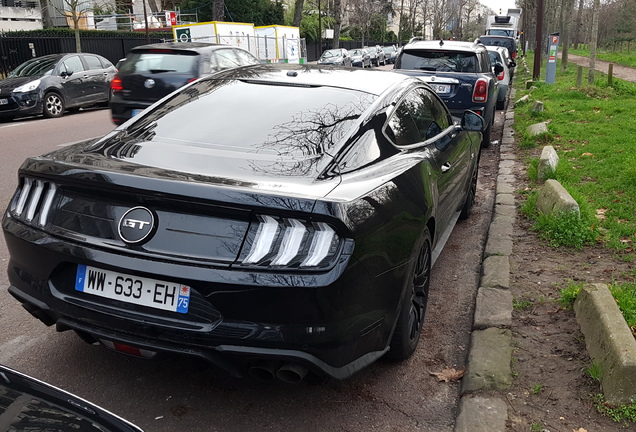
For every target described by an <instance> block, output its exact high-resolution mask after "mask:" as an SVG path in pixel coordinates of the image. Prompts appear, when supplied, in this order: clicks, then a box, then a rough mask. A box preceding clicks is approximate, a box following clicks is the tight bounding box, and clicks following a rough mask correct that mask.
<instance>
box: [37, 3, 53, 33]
mask: <svg viewBox="0 0 636 432" xmlns="http://www.w3.org/2000/svg"><path fill="white" fill-rule="evenodd" d="M40 6H41V8H42V25H43V26H44V28H45V29H46V28H51V27H53V21H52V20H51V9H50V7H51V5H49V1H48V0H40Z"/></svg>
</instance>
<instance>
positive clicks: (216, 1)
mask: <svg viewBox="0 0 636 432" xmlns="http://www.w3.org/2000/svg"><path fill="white" fill-rule="evenodd" d="M224 20H225V0H212V21H224Z"/></svg>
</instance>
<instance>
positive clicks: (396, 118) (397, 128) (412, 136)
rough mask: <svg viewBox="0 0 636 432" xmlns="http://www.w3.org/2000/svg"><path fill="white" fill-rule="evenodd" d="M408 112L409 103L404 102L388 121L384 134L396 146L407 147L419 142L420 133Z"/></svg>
mask: <svg viewBox="0 0 636 432" xmlns="http://www.w3.org/2000/svg"><path fill="white" fill-rule="evenodd" d="M409 111H410V110H409V103H408V101H407V100H404V101H402V103H400V105H399V106H398V107H397V108H396V110H395V112H394V113H393V115H392V116H391V118H390V119H389V123H388V126H387V128H386V134H387V136H388V137H389V138H390V139H391V141H393V142H394V143H395V144H396V145H399V146H400V145H409V144H415V143H417V142H419V141H420V133H419V131H418V130H417V125H416V124H415V121H414V120H413V117H411V114H410V112H409Z"/></svg>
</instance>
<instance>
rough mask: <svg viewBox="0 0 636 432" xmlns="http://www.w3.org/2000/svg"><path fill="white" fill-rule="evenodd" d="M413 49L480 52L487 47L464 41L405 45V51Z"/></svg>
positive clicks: (419, 42) (429, 41)
mask: <svg viewBox="0 0 636 432" xmlns="http://www.w3.org/2000/svg"><path fill="white" fill-rule="evenodd" d="M411 49H427V50H444V51H475V52H476V51H480V50H484V49H485V46H484V45H482V44H481V43H478V42H477V41H475V42H464V41H451V40H427V41H421V40H418V41H413V42H409V43H408V44H406V45H404V50H411Z"/></svg>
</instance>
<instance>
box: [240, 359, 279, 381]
mask: <svg viewBox="0 0 636 432" xmlns="http://www.w3.org/2000/svg"><path fill="white" fill-rule="evenodd" d="M277 368H278V364H277V363H275V362H270V361H260V362H256V363H254V364H252V365H251V366H250V367H249V368H248V369H247V374H248V375H249V377H250V378H254V379H257V380H259V381H271V380H273V379H274V377H275V376H276V369H277Z"/></svg>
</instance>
